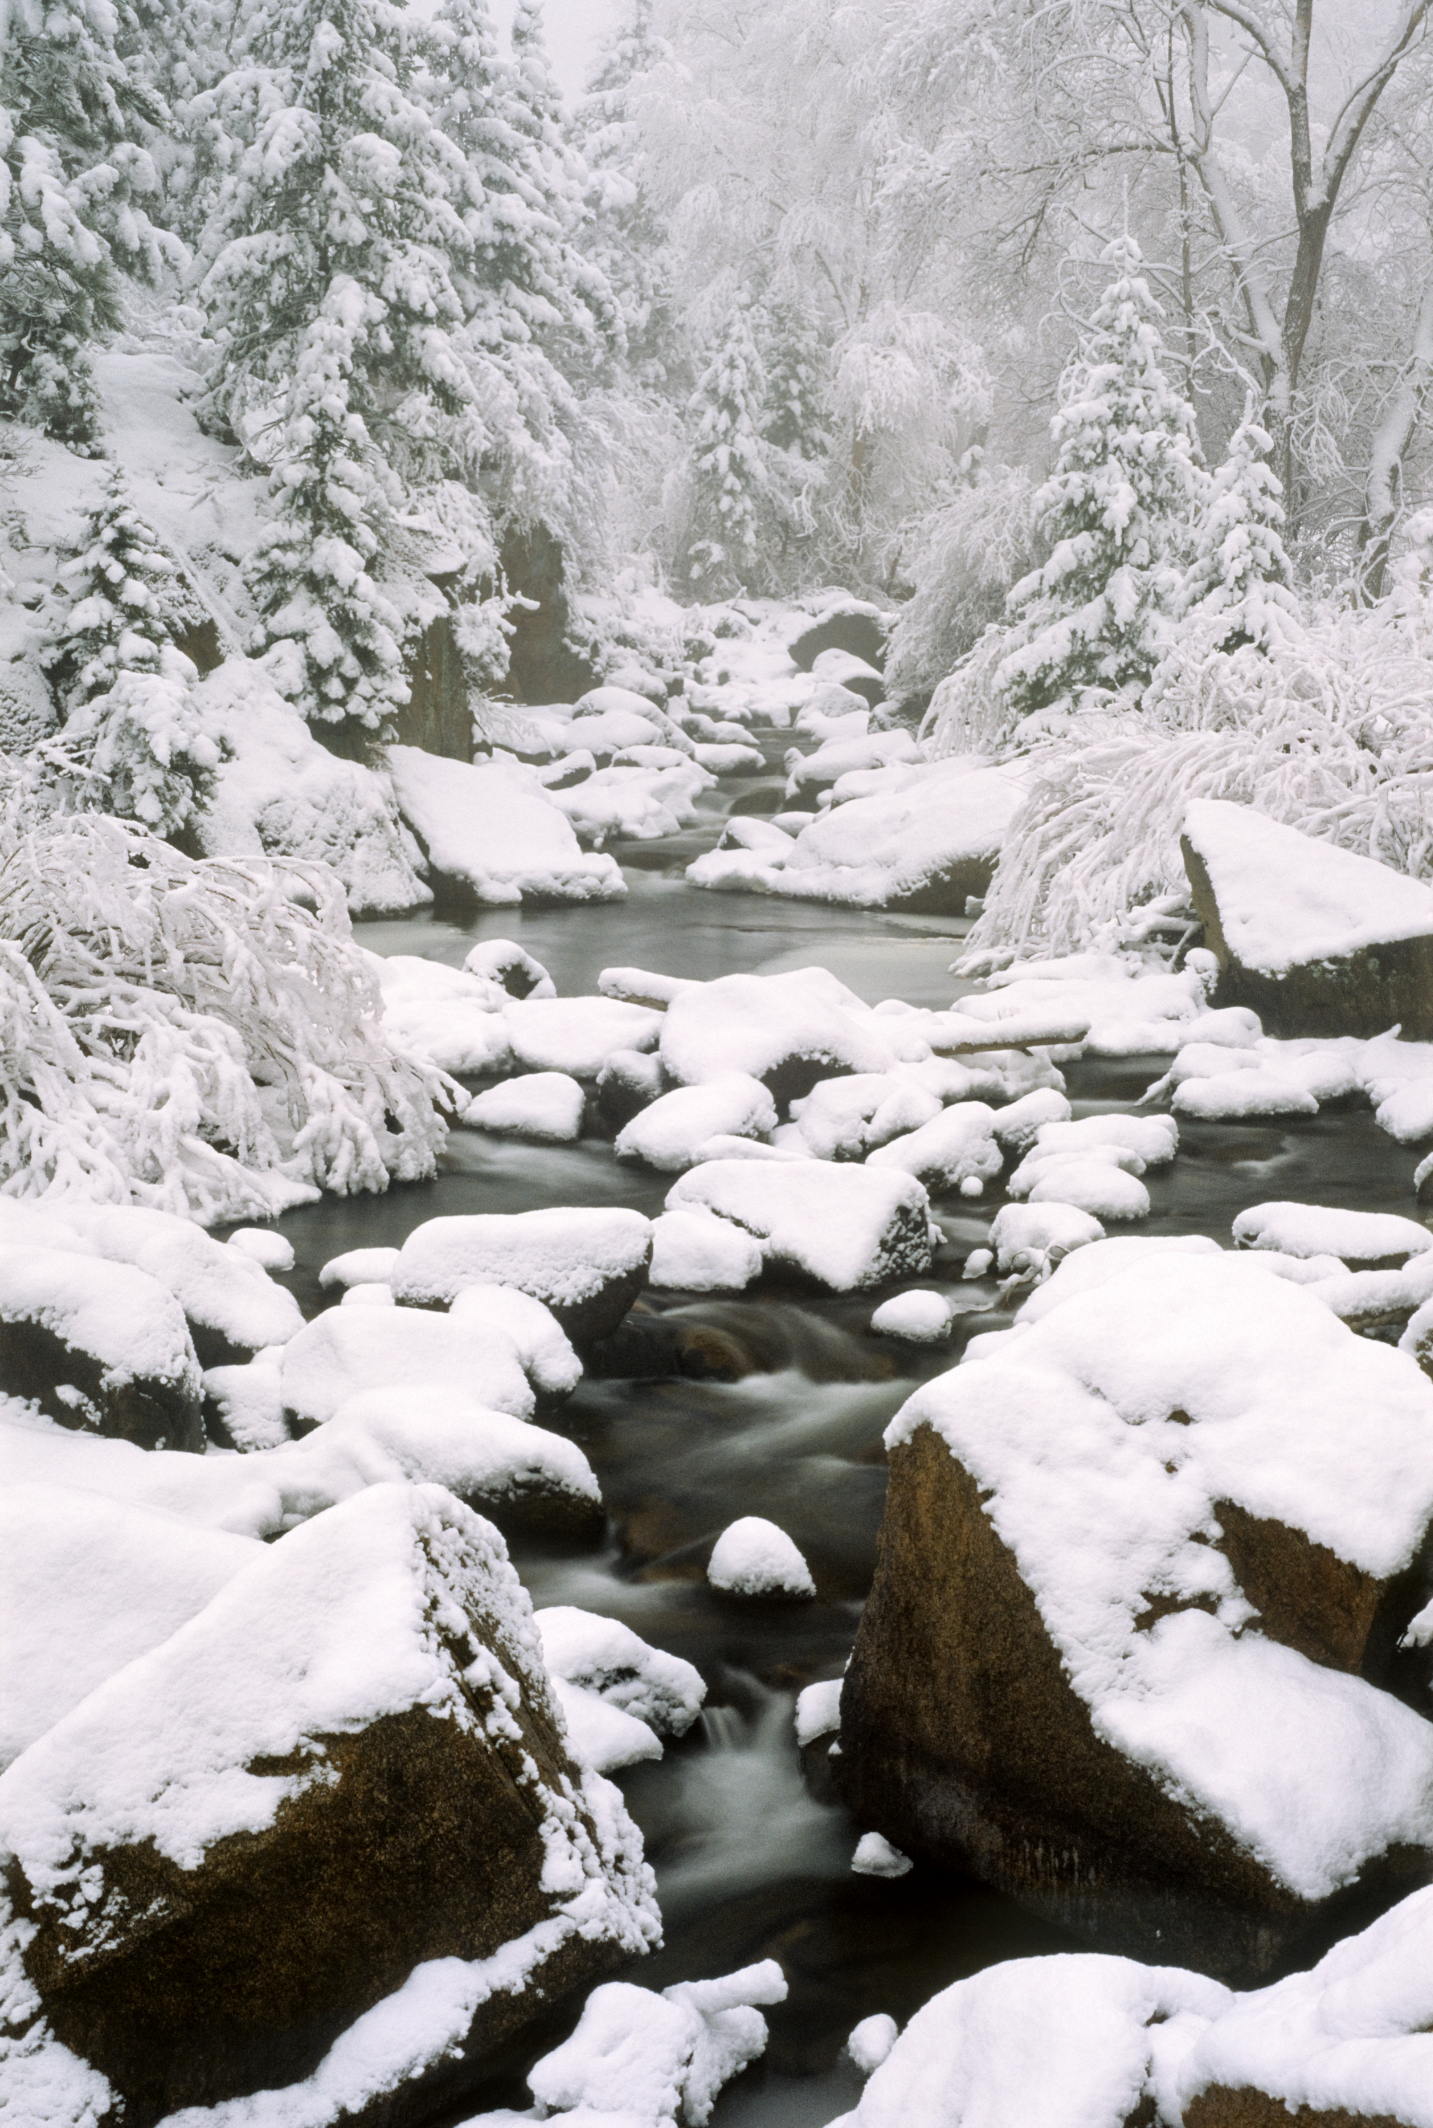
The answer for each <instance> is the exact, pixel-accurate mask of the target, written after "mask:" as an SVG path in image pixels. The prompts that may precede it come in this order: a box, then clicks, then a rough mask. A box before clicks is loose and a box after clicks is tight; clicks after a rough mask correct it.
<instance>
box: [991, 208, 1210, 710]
mask: <svg viewBox="0 0 1433 2128" xmlns="http://www.w3.org/2000/svg"><path fill="white" fill-rule="evenodd" d="M1103 256H1104V260H1105V261H1106V262H1107V263H1108V264H1109V265H1110V266H1111V267H1112V268H1113V270H1114V277H1113V279H1112V280H1111V282H1110V284H1109V286H1108V287H1107V288H1106V290H1105V292H1104V294H1103V296H1102V297H1101V298H1100V302H1099V307H1098V308H1097V310H1096V311H1095V315H1094V318H1093V320H1092V321H1091V326H1090V330H1089V332H1088V333H1087V334H1086V335H1085V337H1084V339H1083V341H1082V343H1081V347H1080V352H1079V355H1078V357H1077V359H1076V360H1075V361H1074V363H1072V365H1071V367H1070V368H1069V370H1068V371H1067V372H1066V374H1065V377H1064V380H1063V382H1062V385H1061V393H1060V398H1061V404H1060V409H1059V412H1058V413H1057V414H1056V415H1055V418H1054V421H1053V422H1052V424H1051V434H1052V436H1053V438H1054V440H1055V443H1056V445H1057V447H1058V457H1057V459H1056V464H1055V470H1054V472H1053V473H1052V474H1051V476H1050V478H1049V480H1047V481H1046V482H1045V484H1044V486H1043V487H1042V488H1041V489H1040V490H1039V492H1038V494H1037V495H1036V496H1035V499H1034V506H1033V507H1034V511H1035V516H1036V519H1037V522H1038V524H1039V528H1040V531H1041V533H1042V535H1043V537H1044V538H1045V539H1046V540H1047V541H1048V542H1049V544H1050V550H1051V551H1050V556H1049V559H1048V560H1047V561H1046V562H1045V563H1044V565H1043V566H1042V567H1041V568H1039V569H1037V570H1035V571H1034V572H1033V573H1032V574H1031V575H1029V576H1027V577H1025V578H1024V579H1023V580H1022V581H1021V582H1020V583H1018V584H1017V585H1016V586H1015V588H1014V590H1013V591H1012V592H1011V594H1010V609H1011V612H1012V615H1013V616H1014V628H1013V632H1012V635H1011V638H1010V640H1009V643H1008V644H1007V648H1006V655H1005V657H1004V660H1003V662H1002V664H1001V666H1000V669H999V674H998V685H999V688H1000V690H1001V692H1002V693H1004V694H1005V695H1007V696H1008V697H1009V699H1010V703H1011V707H1012V708H1013V709H1014V710H1015V711H1016V712H1017V713H1018V714H1021V715H1028V714H1030V713H1031V712H1033V711H1036V710H1043V709H1046V708H1049V707H1051V706H1060V707H1066V706H1068V707H1075V708H1078V707H1079V706H1080V705H1081V701H1082V698H1084V697H1086V696H1087V695H1089V694H1091V693H1093V694H1094V695H1095V696H1096V698H1100V697H1108V696H1109V695H1111V694H1117V693H1119V692H1120V691H1121V690H1124V689H1131V688H1133V689H1138V688H1141V687H1143V686H1144V684H1145V682H1146V681H1147V680H1148V679H1149V677H1150V674H1151V673H1152V672H1153V671H1154V668H1155V666H1156V665H1157V664H1158V662H1159V660H1160V657H1161V656H1162V655H1163V653H1164V651H1165V650H1166V649H1167V648H1168V644H1169V624H1170V620H1171V618H1172V616H1173V615H1174V613H1175V611H1176V608H1177V607H1178V605H1179V602H1180V595H1181V591H1182V572H1181V570H1180V568H1179V566H1178V561H1179V556H1178V551H1177V550H1178V547H1179V544H1180V541H1181V539H1182V538H1183V536H1184V534H1185V530H1186V527H1187V525H1188V521H1189V518H1190V515H1191V512H1192V509H1193V506H1194V504H1195V503H1196V501H1197V500H1198V496H1199V489H1200V485H1201V478H1202V476H1201V474H1200V471H1199V467H1198V465H1197V462H1196V453H1197V444H1196V440H1195V431H1194V411H1193V408H1192V407H1191V406H1190V405H1189V403H1188V401H1187V400H1186V399H1183V398H1181V396H1180V395H1179V393H1178V392H1176V391H1175V390H1174V389H1173V387H1172V386H1171V384H1170V382H1169V380H1168V378H1167V377H1166V376H1165V374H1164V372H1163V370H1162V369H1161V367H1160V360H1159V358H1160V351H1161V345H1162V343H1161V341H1160V337H1159V330H1158V327H1157V326H1156V324H1155V319H1156V317H1157V316H1158V314H1159V305H1158V304H1157V303H1156V302H1155V301H1154V298H1153V297H1152V296H1151V294H1150V292H1149V285H1148V283H1147V282H1146V281H1145V279H1144V278H1143V276H1142V274H1141V273H1140V271H1139V269H1140V265H1141V263H1142V262H1141V258H1140V250H1139V246H1138V244H1137V243H1136V242H1135V240H1134V238H1133V237H1131V236H1123V237H1118V238H1116V240H1115V242H1114V243H1112V244H1110V245H1108V246H1107V247H1106V250H1105V252H1104V254H1103Z"/></svg>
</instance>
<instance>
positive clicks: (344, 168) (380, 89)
mask: <svg viewBox="0 0 1433 2128" xmlns="http://www.w3.org/2000/svg"><path fill="white" fill-rule="evenodd" d="M247 58H248V63H247V64H246V65H245V66H244V67H243V68H241V69H239V70H238V71H237V72H235V73H234V74H232V75H230V76H229V77H228V78H227V79H226V81H224V82H223V83H221V84H220V85H219V87H218V88H217V89H215V90H213V91H212V92H210V93H209V94H208V95H207V96H202V97H199V98H197V99H196V102H195V107H194V108H195V113H196V117H197V119H198V120H199V121H200V122H201V123H208V124H210V125H211V126H213V127H216V128H219V129H223V128H224V127H226V126H227V127H229V128H231V129H232V133H233V135H234V140H233V148H232V152H231V154H230V157H229V159H230V161H231V163H232V168H231V171H230V174H229V176H228V177H227V178H226V180H225V182H224V184H223V186H222V189H221V192H220V196H219V199H218V202H217V204H216V208H215V212H214V216H213V218H212V221H211V225H210V228H209V230H208V232H207V235H206V244H205V249H206V253H207V255H208V257H209V258H210V260H211V261H212V263H211V264H210V267H209V271H208V273H207V275H206V277H205V280H204V283H203V291H202V292H203V297H204V300H205V302H206V304H207V306H208V310H209V315H210V319H211V324H212V329H213V333H214V337H215V340H216V342H217V345H218V350H219V360H218V365H217V370H216V374H215V377H214V380H213V389H212V397H213V402H214V404H215V405H216V407H217V408H219V409H220V410H221V411H222V412H223V414H224V415H225V416H226V417H227V418H228V420H229V421H230V423H231V425H232V426H233V427H234V429H235V430H236V431H237V432H238V433H239V434H240V436H241V437H242V438H243V440H244V441H245V442H246V443H247V445H248V446H249V448H250V450H251V452H252V453H253V455H255V456H256V457H258V458H259V459H260V460H261V461H262V462H265V463H267V464H269V465H270V466H271V468H272V471H273V479H274V488H275V493H276V495H277V496H278V498H279V505H280V519H279V523H278V525H277V526H276V527H275V529H274V531H273V533H272V535H271V536H270V537H269V538H268V539H267V540H266V541H265V542H264V544H263V545H262V546H261V548H260V549H259V550H258V552H257V553H256V554H255V556H254V557H253V559H252V563H251V568H250V575H251V581H252V583H253V585H254V588H255V591H256V593H257V596H258V598H259V601H260V605H261V609H262V611H263V614H264V617H265V618H264V630H263V634H264V639H265V641H266V642H267V643H268V645H270V646H274V645H276V644H279V643H287V644H289V645H290V646H291V649H290V652H289V654H288V656H287V657H281V658H279V659H277V660H275V666H274V669H275V673H276V677H277V678H278V679H279V682H280V684H281V685H282V686H283V687H284V689H285V691H286V692H287V693H288V694H289V695H290V697H291V699H293V700H294V701H295V702H297V703H298V704H299V705H300V706H301V707H302V709H303V711H304V713H305V714H306V715H308V716H310V717H313V718H318V719H322V720H324V721H327V722H337V721H340V720H344V719H354V720H357V722H358V723H360V724H362V725H363V726H365V727H367V728H369V729H375V728H378V727H380V726H381V725H382V724H383V721H384V719H385V717H386V716H387V715H388V714H389V713H390V712H391V711H393V710H395V709H397V708H399V707H400V706H401V705H402V704H403V703H404V702H406V700H407V697H408V687H407V681H406V679H405V676H404V663H405V660H404V652H403V642H402V637H403V633H404V625H405V624H404V621H403V618H402V615H401V614H400V612H399V610H398V608H397V606H396V605H395V604H394V602H393V600H392V598H391V597H390V596H389V595H388V594H386V593H385V592H384V591H383V590H382V589H381V588H380V583H379V579H380V577H381V575H382V562H383V559H384V554H385V548H386V545H387V543H388V541H389V538H390V534H391V531H392V513H393V510H394V507H395V505H396V504H398V503H400V502H401V500H402V499H403V494H404V489H403V481H402V475H403V473H404V472H411V473H412V474H414V475H421V474H422V473H423V472H425V471H427V472H431V471H432V470H434V468H435V467H436V465H437V464H439V463H441V461H442V455H443V448H444V445H445V440H446V439H445V432H444V426H443V424H444V419H445V417H446V418H448V419H451V417H455V416H457V415H459V414H461V413H462V411H463V409H464V408H465V406H466V405H467V403H468V400H469V397H470V389H471V388H470V384H469V380H468V376H467V372H466V370H465V367H464V363H463V357H462V351H461V349H460V348H459V347H458V346H457V345H455V341H454V334H455V332H456V330H457V329H458V327H459V326H460V325H461V322H462V310H463V306H462V304H461V302H460V300H459V297H458V293H457V290H456V288H455V286H454V273H455V270H456V269H457V268H458V267H459V266H460V265H461V264H462V263H465V262H466V259H467V256H468V254H469V251H470V249H471V242H470V238H469V235H468V232H467V229H466V228H465V226H464V223H463V220H462V217H461V215H460V213H459V211H458V206H457V204H456V202H455V197H454V196H455V194H457V193H459V192H460V190H461V187H462V183H463V179H464V167H463V161H462V157H461V155H460V154H459V152H458V150H457V148H456V147H455V146H454V145H453V143H452V142H451V141H449V140H448V139H447V138H446V136H445V135H444V134H443V133H442V131H441V129H440V128H439V127H437V126H436V125H435V124H434V122H433V120H432V118H431V117H430V116H429V114H428V113H427V112H426V111H425V110H424V109H423V108H422V106H421V104H420V103H419V102H418V101H417V100H415V98H414V97H413V95H411V94H410V93H409V89H410V69H411V62H410V58H409V53H408V43H407V31H406V24H405V22H404V18H403V15H402V12H401V11H400V10H399V9H398V8H396V7H394V6H391V5H389V4H388V0H298V4H294V0H258V7H257V10H256V14H255V16H254V18H253V26H252V30H251V34H250V38H249V45H248V55H247Z"/></svg>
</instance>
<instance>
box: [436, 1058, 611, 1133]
mask: <svg viewBox="0 0 1433 2128" xmlns="http://www.w3.org/2000/svg"><path fill="white" fill-rule="evenodd" d="M586 1106H587V1095H586V1093H585V1092H584V1090H583V1088H582V1086H581V1084H580V1082H579V1081H578V1080H576V1079H573V1078H569V1077H568V1075H567V1073H566V1072H562V1071H534V1072H529V1073H528V1074H527V1075H526V1076H525V1077H524V1078H521V1079H504V1080H503V1081H502V1083H501V1084H500V1085H498V1086H490V1087H488V1088H487V1089H486V1091H485V1092H483V1093H480V1094H477V1095H475V1096H474V1098H473V1099H472V1100H471V1101H470V1102H469V1103H468V1106H467V1107H466V1109H465V1110H464V1111H463V1116H462V1123H463V1128H464V1129H465V1130H482V1131H491V1132H492V1133H493V1134H494V1136H496V1137H500V1138H532V1139H535V1140H536V1141H537V1142H538V1143H539V1144H543V1145H570V1144H572V1142H573V1141H574V1139H577V1138H580V1137H581V1135H582V1116H583V1111H584V1109H585V1108H586Z"/></svg>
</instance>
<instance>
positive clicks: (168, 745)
mask: <svg viewBox="0 0 1433 2128" xmlns="http://www.w3.org/2000/svg"><path fill="white" fill-rule="evenodd" d="M202 610H203V609H202V608H200V607H198V606H197V604H196V602H195V600H194V597H193V593H192V592H191V591H190V590H189V589H188V587H187V586H186V585H185V584H184V582H183V579H182V577H181V575H180V572H179V570H178V569H177V567H176V566H175V564H174V562H173V561H172V560H171V559H170V557H169V556H168V555H166V554H165V552H164V550H163V548H162V547H161V545H160V542H159V540H158V537H157V536H156V534H155V533H154V532H153V531H152V530H151V528H150V527H149V525H147V524H146V523H145V521H144V519H143V518H142V517H141V516H140V514H139V512H138V511H137V510H136V509H135V507H134V505H133V504H132V503H131V502H130V501H129V499H128V497H127V496H126V494H125V491H124V483H123V480H122V478H121V476H120V475H119V474H118V473H116V474H115V475H114V476H113V478H112V479H111V480H110V481H109V482H108V483H107V485H106V489H105V493H104V495H103V496H102V498H101V500H100V502H99V503H98V505H97V506H96V509H95V510H94V512H93V514H92V516H91V518H90V520H89V525H88V540H87V544H86V545H85V547H84V548H83V550H82V551H81V552H80V553H79V554H78V555H77V556H76V557H75V559H74V560H73V561H71V562H70V563H68V564H67V565H66V566H65V568H64V569H63V570H62V571H61V574H60V588H59V593H58V596H57V597H56V598H55V599H54V600H52V602H51V607H50V611H49V614H48V616H47V624H48V625H47V634H46V641H45V644H44V647H43V650H42V659H43V662H44V665H45V668H46V671H47V673H48V676H49V679H50V682H51V684H52V686H53V687H54V689H55V691H56V693H57V695H58V696H59V699H60V705H61V708H62V709H63V711H64V713H65V724H64V728H63V730H62V731H60V732H59V733H58V734H57V735H56V737H55V738H53V739H52V740H50V741H49V742H48V743H47V744H46V745H45V747H44V748H43V754H44V758H45V760H46V762H47V764H48V765H49V766H50V767H51V768H52V769H53V770H54V771H55V772H56V774H57V775H58V776H59V778H60V782H61V788H62V790H63V792H64V795H65V798H66V800H67V802H69V803H71V804H74V805H78V806H79V807H81V808H82V809H84V810H87V811H98V812H106V813H116V814H119V815H120V816H121V817H123V818H127V819H134V820H140V821H143V823H144V825H145V826H146V827H149V828H153V829H154V830H155V831H156V833H158V834H161V835H168V834H172V833H173V832H174V831H175V830H177V829H180V828H183V827H186V826H187V825H188V824H189V822H190V821H191V819H192V817H193V815H194V813H195V811H196V809H197V808H198V807H199V806H200V805H201V804H202V803H203V801H204V799H205V797H206V795H207V792H208V789H209V785H210V779H211V774H212V771H213V770H214V769H215V768H216V767H217V766H218V763H219V752H218V749H217V747H216V746H215V744H214V742H213V740H212V739H211V738H210V737H209V736H208V734H207V733H206V732H205V731H204V730H203V728H202V723H201V719H200V716H199V712H198V710H197V708H196V706H195V703H194V700H193V695H192V692H191V690H192V687H193V683H194V681H195V680H196V679H197V677H198V675H197V673H196V671H195V668H194V666H193V665H192V664H191V662H190V660H189V659H188V658H187V657H185V655H184V653H183V652H182V651H181V650H180V649H179V648H178V646H177V645H176V643H175V641H174V628H175V626H176V625H179V626H182V625H183V624H184V623H186V622H189V623H192V622H193V621H195V620H197V619H198V618H200V617H201V615H202Z"/></svg>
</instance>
